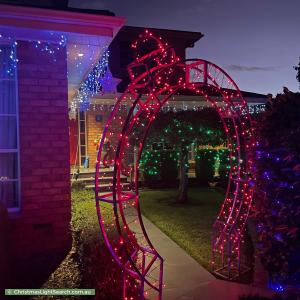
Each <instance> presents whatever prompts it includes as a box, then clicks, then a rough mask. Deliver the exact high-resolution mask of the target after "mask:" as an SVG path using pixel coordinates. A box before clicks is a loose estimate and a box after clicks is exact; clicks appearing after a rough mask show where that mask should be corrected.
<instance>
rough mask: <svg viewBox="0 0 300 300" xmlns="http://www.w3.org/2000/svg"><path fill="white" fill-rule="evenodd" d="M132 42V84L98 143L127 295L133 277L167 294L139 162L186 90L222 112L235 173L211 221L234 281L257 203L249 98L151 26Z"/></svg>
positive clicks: (215, 260) (102, 217)
mask: <svg viewBox="0 0 300 300" xmlns="http://www.w3.org/2000/svg"><path fill="white" fill-rule="evenodd" d="M133 48H136V49H137V51H138V54H137V58H136V60H135V61H134V62H133V63H131V64H130V65H129V66H128V73H129V75H130V79H131V83H130V84H129V86H128V88H127V90H126V92H125V93H124V94H123V95H122V96H121V97H120V98H119V99H118V100H117V102H116V104H115V107H114V109H113V111H112V113H111V115H110V118H109V120H108V122H107V124H106V126H105V129H104V132H103V136H102V139H101V142H100V147H99V152H98V158H97V164H96V176H95V177H96V178H95V197H96V206H97V212H98V217H99V223H100V227H101V231H102V234H103V236H104V239H105V242H106V245H107V247H108V248H109V250H110V252H111V254H112V256H113V258H114V259H115V261H116V262H117V263H118V264H119V265H120V266H121V267H122V269H123V272H124V273H123V274H124V292H123V298H124V299H125V297H126V295H127V293H128V288H129V287H128V286H127V284H126V283H127V278H128V276H130V277H131V278H134V279H136V291H135V293H137V295H138V297H139V299H144V295H145V293H147V292H150V293H152V292H154V291H155V292H157V294H158V299H161V297H162V288H163V258H162V257H161V256H160V255H159V253H158V252H157V251H156V249H155V248H154V246H153V245H152V243H151V241H150V239H149V238H148V235H147V232H146V230H145V227H144V225H143V220H142V216H141V210H140V206H139V189H138V187H139V160H140V158H141V154H142V151H143V147H144V144H145V141H146V138H147V134H148V131H149V129H150V127H151V124H152V122H153V121H154V120H155V117H156V115H157V114H158V113H159V111H160V110H161V108H162V107H163V105H164V104H165V103H166V102H167V101H168V100H169V99H170V97H172V96H173V95H174V94H176V93H179V92H182V91H183V90H187V91H189V92H192V93H193V94H195V95H199V96H202V97H203V98H204V99H205V100H206V101H208V102H209V103H211V105H212V106H213V107H214V108H215V109H216V110H217V112H218V113H219V116H220V118H221V120H222V123H223V126H224V130H225V133H226V135H227V146H228V149H229V152H230V154H229V157H230V171H229V178H228V186H227V191H226V196H225V200H224V202H223V205H222V207H221V210H220V212H219V215H218V217H217V220H216V221H215V224H214V226H213V245H212V267H213V270H214V271H215V272H216V273H218V274H219V275H221V276H224V277H225V278H229V279H231V278H233V277H235V276H237V275H238V274H239V272H240V271H241V266H240V242H241V240H242V237H243V230H244V227H245V224H246V220H247V217H248V215H249V211H250V209H251V205H252V193H253V179H252V177H251V173H252V153H253V147H254V146H255V141H254V138H253V132H252V127H251V119H250V115H249V112H248V107H247V103H246V101H245V100H244V99H243V97H242V95H241V92H240V90H239V89H238V87H237V85H236V84H235V83H234V81H233V80H232V79H231V78H230V77H229V75H228V74H227V73H226V72H224V71H223V70H222V69H221V68H219V67H218V66H216V65H215V64H213V63H211V62H208V61H206V60H202V59H192V60H187V61H185V62H181V61H180V60H179V58H178V57H177V56H176V54H175V51H174V49H173V48H171V47H169V46H168V45H167V44H164V43H163V42H162V41H161V39H159V38H156V37H154V36H153V35H152V33H151V32H148V31H146V32H145V34H144V35H142V36H141V37H140V38H139V39H138V40H137V42H136V43H134V44H133ZM149 48H150V51H149ZM123 105H124V106H126V107H129V111H127V112H124V110H121V109H120V108H121V107H122V106H123ZM107 141H109V143H110V147H109V150H108V151H109V152H110V155H109V157H108V156H106V158H105V162H104V165H105V167H108V166H109V167H112V168H113V177H112V179H111V182H110V187H111V191H110V192H107V193H101V178H100V170H101V168H103V165H102V160H103V151H104V147H105V142H107ZM133 156H135V157H133ZM101 158H102V160H101ZM134 161H135V162H136V163H135V164H134ZM133 166H134V168H133ZM124 176H125V177H128V178H129V177H130V178H131V185H130V189H129V190H125V188H124V183H122V182H123V181H122V178H123V177H124ZM101 203H109V205H111V206H112V208H113V211H114V220H113V222H111V221H110V220H106V216H107V215H106V214H104V213H103V209H105V205H104V204H102V205H101ZM112 228H113V229H117V235H116V238H115V239H111V238H110V237H109V235H107V231H108V230H111V229H112ZM130 288H131V289H132V288H134V286H133V287H132V286H131V287H130Z"/></svg>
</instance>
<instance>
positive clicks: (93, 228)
mask: <svg viewBox="0 0 300 300" xmlns="http://www.w3.org/2000/svg"><path fill="white" fill-rule="evenodd" d="M103 208H105V209H103ZM102 209H103V212H104V214H105V217H106V220H107V221H109V220H112V218H113V212H112V207H111V205H109V204H107V203H104V204H103V206H102ZM71 230H72V236H73V246H72V250H71V251H70V252H69V254H68V255H67V256H66V257H65V259H64V260H63V261H62V262H61V264H60V265H59V266H58V267H57V269H56V270H55V271H54V272H53V273H52V274H51V275H50V277H49V278H48V280H47V281H46V282H45V283H44V285H43V288H95V289H96V297H95V298H94V299H108V300H109V299H119V298H120V294H121V272H120V269H119V267H118V266H117V265H116V264H115V263H114V262H113V261H112V258H111V254H110V253H109V252H108V250H107V249H106V247H105V245H104V242H103V239H102V237H101V232H100V227H99V224H98V219H97V214H96V208H95V200H94V193H93V192H92V191H86V190H79V189H74V190H73V191H72V222H71ZM110 234H111V235H113V234H114V233H113V231H111V233H110ZM89 298H90V297H89ZM89 298H88V299H89ZM36 299H45V300H46V299H61V297H58V298H56V297H45V298H43V297H38V298H36ZM68 299H78V297H68Z"/></svg>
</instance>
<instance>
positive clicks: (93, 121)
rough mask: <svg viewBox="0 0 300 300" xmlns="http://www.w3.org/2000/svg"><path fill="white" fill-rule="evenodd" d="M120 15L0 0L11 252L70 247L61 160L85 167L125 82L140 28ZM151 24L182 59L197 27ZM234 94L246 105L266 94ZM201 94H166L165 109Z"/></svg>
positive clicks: (2, 162) (65, 168)
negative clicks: (169, 96)
mask: <svg viewBox="0 0 300 300" xmlns="http://www.w3.org/2000/svg"><path fill="white" fill-rule="evenodd" d="M124 23H125V19H124V18H121V17H116V16H115V15H114V14H113V13H111V12H109V11H97V10H82V9H75V8H69V7H68V6H67V1H56V0H47V1H37V0H36V1H34V0H15V1H8V0H0V131H1V133H0V203H1V205H2V206H3V205H4V206H5V207H6V208H7V210H8V218H9V228H10V231H9V239H10V247H11V253H12V255H13V256H14V257H23V258H24V257H27V256H30V255H34V254H36V253H42V252H43V253H48V252H53V251H61V250H68V249H69V248H70V247H71V236H70V232H69V225H70V219H71V199H70V197H71V196H70V165H71V166H72V173H74V170H76V169H79V170H80V171H82V169H83V168H85V169H87V170H88V171H90V172H91V174H92V173H93V171H94V165H95V160H96V153H97V147H98V143H99V139H100V137H101V134H102V130H103V128H104V124H105V122H106V120H107V119H108V117H109V114H110V112H111V109H112V107H113V105H114V103H115V100H116V98H117V97H119V96H120V94H121V93H123V92H124V90H125V89H126V86H127V84H128V82H129V78H128V74H127V71H126V66H127V64H128V63H129V62H130V61H131V60H132V59H133V57H134V54H133V50H132V49H131V47H130V45H131V43H132V42H133V40H134V39H135V38H136V37H137V36H138V34H139V33H141V32H143V31H144V28H139V27H130V26H126V27H123V25H124ZM153 32H154V33H155V34H157V35H158V36H161V37H162V38H163V39H165V40H167V41H169V43H170V44H172V45H173V46H174V48H175V50H176V53H177V55H178V56H179V57H180V58H181V59H183V60H184V59H185V51H186V48H188V47H193V45H194V43H196V42H197V41H198V40H199V39H201V38H202V36H203V34H202V33H199V32H186V31H174V30H162V29H153ZM244 96H245V98H246V100H247V101H248V103H249V105H254V104H255V105H257V104H259V105H261V104H263V103H264V102H265V101H266V98H265V96H264V95H258V94H253V93H246V92H244ZM205 103H206V102H205V101H204V100H203V99H199V97H198V98H197V99H195V98H194V97H193V96H191V95H176V96H174V97H173V98H172V99H171V100H170V102H169V104H168V106H167V109H193V108H197V107H202V106H205V105H206V104H205ZM122 109H123V110H124V116H125V115H126V114H127V110H128V108H127V107H126V105H124V106H123V107H122ZM92 180H93V178H92Z"/></svg>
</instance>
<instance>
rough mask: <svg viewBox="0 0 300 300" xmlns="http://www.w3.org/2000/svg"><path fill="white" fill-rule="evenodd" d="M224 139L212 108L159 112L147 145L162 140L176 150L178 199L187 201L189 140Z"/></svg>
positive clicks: (214, 141)
mask: <svg viewBox="0 0 300 300" xmlns="http://www.w3.org/2000/svg"><path fill="white" fill-rule="evenodd" d="M224 140H225V135H224V132H223V127H222V123H221V120H220V118H219V115H218V113H217V112H216V111H215V109H212V108H205V109H203V110H200V111H179V112H173V111H172V112H161V113H159V115H158V117H157V118H156V121H155V122H154V124H153V126H152V128H151V130H150V133H149V138H148V145H151V144H153V143H158V142H160V143H166V144H169V145H172V146H173V148H174V149H175V150H176V151H177V152H178V166H179V187H178V199H177V201H178V202H179V203H186V202H188V194H187V192H188V175H187V172H188V153H189V148H190V146H191V144H192V143H196V144H198V145H212V146H216V145H220V144H222V143H223V141H224Z"/></svg>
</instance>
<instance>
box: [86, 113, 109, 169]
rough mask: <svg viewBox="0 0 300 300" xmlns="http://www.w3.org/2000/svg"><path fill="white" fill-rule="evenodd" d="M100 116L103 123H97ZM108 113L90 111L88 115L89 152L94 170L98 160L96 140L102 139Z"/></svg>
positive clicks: (91, 166)
mask: <svg viewBox="0 0 300 300" xmlns="http://www.w3.org/2000/svg"><path fill="white" fill-rule="evenodd" d="M97 115H100V116H101V118H102V121H101V122H96V116H97ZM108 115H109V112H108V111H93V110H89V111H87V114H86V129H87V152H88V154H87V155H88V157H89V158H90V168H94V166H95V163H96V158H97V150H96V146H95V140H98V141H99V139H100V138H101V136H102V133H103V128H104V125H105V123H106V120H107V118H108Z"/></svg>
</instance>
